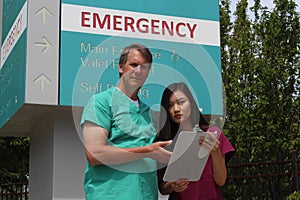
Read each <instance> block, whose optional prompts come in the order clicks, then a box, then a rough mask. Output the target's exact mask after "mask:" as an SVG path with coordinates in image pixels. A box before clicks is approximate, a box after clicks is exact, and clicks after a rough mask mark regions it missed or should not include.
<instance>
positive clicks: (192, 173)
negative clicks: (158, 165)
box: [163, 131, 209, 181]
mask: <svg viewBox="0 0 300 200" xmlns="http://www.w3.org/2000/svg"><path fill="white" fill-rule="evenodd" d="M205 134H206V133H205V132H202V131H183V132H180V133H179V135H178V139H177V141H176V144H175V147H174V150H173V154H172V156H171V158H170V160H169V163H168V166H167V169H166V172H165V174H164V177H163V180H164V181H176V180H179V179H182V178H184V179H187V180H189V181H197V180H199V179H200V177H201V175H202V172H203V169H204V167H205V165H206V162H207V159H208V157H209V151H206V150H204V148H200V146H199V142H198V140H199V138H200V137H201V136H205ZM203 150H204V151H203Z"/></svg>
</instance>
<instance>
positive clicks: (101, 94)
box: [94, 87, 115, 99]
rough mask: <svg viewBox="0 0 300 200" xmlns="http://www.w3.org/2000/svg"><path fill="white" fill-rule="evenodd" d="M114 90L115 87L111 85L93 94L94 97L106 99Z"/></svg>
mask: <svg viewBox="0 0 300 200" xmlns="http://www.w3.org/2000/svg"><path fill="white" fill-rule="evenodd" d="M114 90H115V87H111V88H109V89H107V90H104V91H102V92H99V93H96V94H94V98H95V99H106V98H109V97H111V96H112V93H113V91H114Z"/></svg>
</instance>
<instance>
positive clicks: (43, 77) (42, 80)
mask: <svg viewBox="0 0 300 200" xmlns="http://www.w3.org/2000/svg"><path fill="white" fill-rule="evenodd" d="M38 82H41V91H42V92H43V91H44V86H45V82H47V83H48V84H49V85H50V84H51V81H50V80H49V79H48V78H47V76H45V75H44V74H41V75H40V76H39V77H37V78H36V79H35V80H34V83H38Z"/></svg>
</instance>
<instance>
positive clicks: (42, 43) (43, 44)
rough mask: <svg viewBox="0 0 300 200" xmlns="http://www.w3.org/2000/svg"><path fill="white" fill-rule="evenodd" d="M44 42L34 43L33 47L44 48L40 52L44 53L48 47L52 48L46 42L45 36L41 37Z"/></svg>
mask: <svg viewBox="0 0 300 200" xmlns="http://www.w3.org/2000/svg"><path fill="white" fill-rule="evenodd" d="M42 40H43V41H44V42H35V43H34V44H35V46H40V47H44V48H43V50H42V52H43V53H45V52H46V51H47V50H48V49H49V48H50V47H52V45H51V43H50V42H49V41H48V40H47V38H46V37H45V36H43V37H42Z"/></svg>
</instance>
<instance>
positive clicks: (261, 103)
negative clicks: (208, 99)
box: [220, 0, 300, 199]
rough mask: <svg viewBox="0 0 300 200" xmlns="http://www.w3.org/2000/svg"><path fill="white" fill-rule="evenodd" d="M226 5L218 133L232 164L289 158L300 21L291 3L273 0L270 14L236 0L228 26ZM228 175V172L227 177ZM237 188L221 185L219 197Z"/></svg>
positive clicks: (299, 121)
mask: <svg viewBox="0 0 300 200" xmlns="http://www.w3.org/2000/svg"><path fill="white" fill-rule="evenodd" d="M229 2H230V1H229V0H224V1H220V19H221V20H220V23H221V25H220V30H221V45H222V47H221V55H222V57H221V59H222V72H223V83H224V91H225V94H226V95H225V99H224V105H225V106H226V112H225V120H224V121H225V124H224V129H223V131H224V133H225V134H226V135H227V137H228V138H229V140H230V141H231V142H232V144H233V145H234V146H235V148H236V155H235V156H234V157H233V159H232V160H231V164H246V163H256V162H265V161H271V162H274V161H278V160H285V159H290V156H291V153H290V152H291V150H298V152H300V149H299V147H300V109H299V105H300V79H299V77H300V20H299V13H297V12H296V4H295V2H294V1H293V0H274V9H272V10H270V9H267V8H266V7H263V6H262V5H261V1H260V0H254V5H253V6H252V7H251V8H249V5H248V1H247V0H240V1H239V2H238V3H237V4H236V11H235V12H234V13H233V14H234V17H232V18H230V19H231V20H229V21H228V16H227V13H226V12H227V9H228V6H227V5H228V3H229ZM249 14H251V17H249ZM223 17H224V18H225V20H222V18H223ZM223 37H224V38H223ZM298 157H299V156H298ZM272 167H273V166H272ZM245 170H246V171H243V172H241V173H242V174H248V172H249V174H251V173H250V171H249V170H250V169H245ZM247 170H248V171H247ZM263 170H265V172H266V173H267V172H268V169H263ZM279 170H280V169H279ZM230 173H231V174H230ZM232 173H234V171H233V170H231V171H229V174H230V176H233V175H234V174H232ZM262 173H264V172H262ZM273 180H274V179H273ZM279 180H280V181H283V183H282V188H281V189H282V191H283V193H282V194H284V195H287V194H288V192H289V187H290V185H291V184H290V182H291V181H290V180H289V178H282V179H280V178H278V181H279ZM244 181H246V180H244ZM249 181H250V180H249ZM268 183H269V184H270V182H268ZM243 184H245V185H249V183H248V182H247V183H246V182H243ZM255 184H258V185H260V186H261V184H260V183H259V182H258V181H257V180H256V182H255V183H254V185H255ZM250 185H251V184H250ZM275 185H276V184H275ZM238 188H240V185H233V184H231V185H230V184H229V185H226V188H224V191H223V194H224V196H227V197H230V194H236V191H237V190H238ZM242 193H243V194H245V191H242ZM254 195H255V194H253V196H252V197H254ZM238 198H240V197H237V196H234V199H238Z"/></svg>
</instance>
